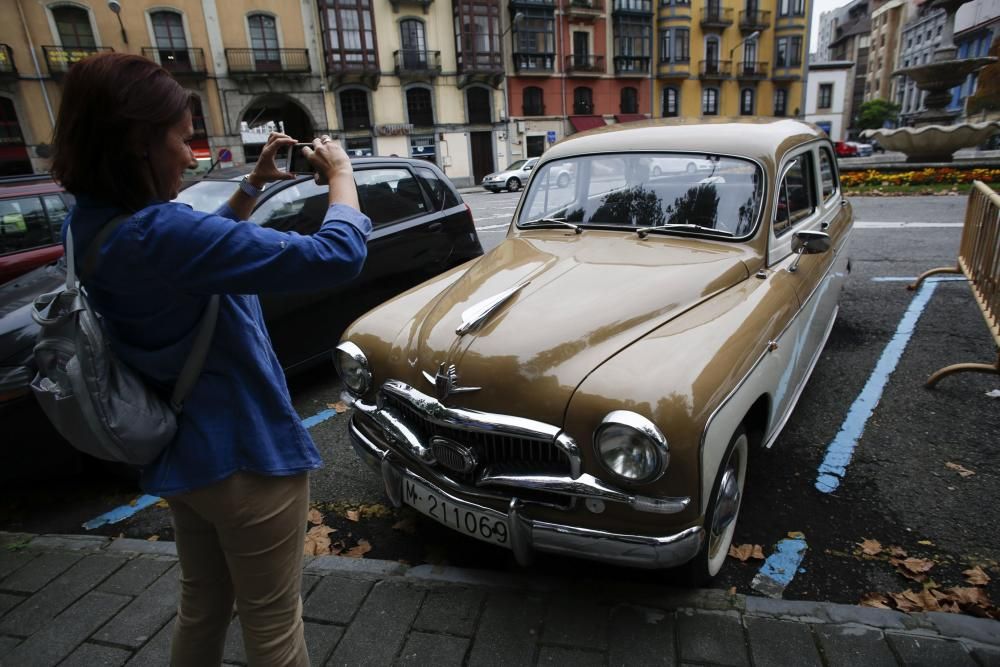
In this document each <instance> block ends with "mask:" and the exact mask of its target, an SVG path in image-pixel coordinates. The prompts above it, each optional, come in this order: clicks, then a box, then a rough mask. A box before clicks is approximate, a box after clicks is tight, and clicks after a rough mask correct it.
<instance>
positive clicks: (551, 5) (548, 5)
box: [510, 0, 556, 9]
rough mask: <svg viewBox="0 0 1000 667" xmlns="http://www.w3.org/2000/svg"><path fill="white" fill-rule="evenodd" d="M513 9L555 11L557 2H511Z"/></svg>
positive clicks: (531, 0)
mask: <svg viewBox="0 0 1000 667" xmlns="http://www.w3.org/2000/svg"><path fill="white" fill-rule="evenodd" d="M510 7H511V9H555V8H556V0H510Z"/></svg>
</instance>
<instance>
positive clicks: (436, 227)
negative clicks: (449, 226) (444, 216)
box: [427, 222, 441, 232]
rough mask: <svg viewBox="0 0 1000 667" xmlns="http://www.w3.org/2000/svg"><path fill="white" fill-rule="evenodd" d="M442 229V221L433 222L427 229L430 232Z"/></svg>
mask: <svg viewBox="0 0 1000 667" xmlns="http://www.w3.org/2000/svg"><path fill="white" fill-rule="evenodd" d="M440 229H441V223H440V222H432V223H431V224H429V225H427V231H429V232H436V231H438V230H440Z"/></svg>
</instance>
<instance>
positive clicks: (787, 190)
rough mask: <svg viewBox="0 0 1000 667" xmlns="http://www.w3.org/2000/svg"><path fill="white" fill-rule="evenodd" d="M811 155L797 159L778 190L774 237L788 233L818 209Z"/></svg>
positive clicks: (803, 155)
mask: <svg viewBox="0 0 1000 667" xmlns="http://www.w3.org/2000/svg"><path fill="white" fill-rule="evenodd" d="M810 158H811V155H810V154H809V153H803V154H802V155H799V156H798V157H796V158H795V159H794V160H793V161H792V163H791V166H790V167H789V168H788V170H787V171H786V172H785V177H784V178H783V179H782V181H781V185H780V186H779V188H778V209H777V212H776V213H775V216H774V235H775V236H781V235H783V234H785V233H786V232H788V230H789V229H791V228H792V226H793V225H795V223H797V222H798V221H799V220H802V219H803V218H806V217H808V216H809V215H811V214H812V212H813V211H814V210H815V209H816V203H815V196H814V192H813V187H814V184H813V180H812V171H811V168H810V167H811V164H812V162H811V159H810Z"/></svg>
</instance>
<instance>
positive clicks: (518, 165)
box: [504, 160, 528, 171]
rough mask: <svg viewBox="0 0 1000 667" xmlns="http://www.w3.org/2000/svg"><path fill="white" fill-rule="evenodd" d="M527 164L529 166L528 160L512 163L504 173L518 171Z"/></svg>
mask: <svg viewBox="0 0 1000 667" xmlns="http://www.w3.org/2000/svg"><path fill="white" fill-rule="evenodd" d="M526 164H528V161H527V160H518V161H517V162H512V163H511V164H510V165H508V166H507V168H506V169H504V171H517V170H518V169H520V168H521V167H523V166H524V165H526Z"/></svg>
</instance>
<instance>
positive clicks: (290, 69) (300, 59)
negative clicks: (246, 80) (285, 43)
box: [226, 49, 312, 76]
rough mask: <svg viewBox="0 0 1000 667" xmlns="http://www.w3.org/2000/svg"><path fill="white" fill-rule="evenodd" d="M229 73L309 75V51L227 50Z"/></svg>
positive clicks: (247, 74) (244, 74) (242, 74)
mask: <svg viewBox="0 0 1000 667" xmlns="http://www.w3.org/2000/svg"><path fill="white" fill-rule="evenodd" d="M226 63H227V64H228V65H229V73H230V74H233V75H240V76H275V75H300V74H309V73H310V72H311V71H312V67H311V66H310V65H309V49H226Z"/></svg>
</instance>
